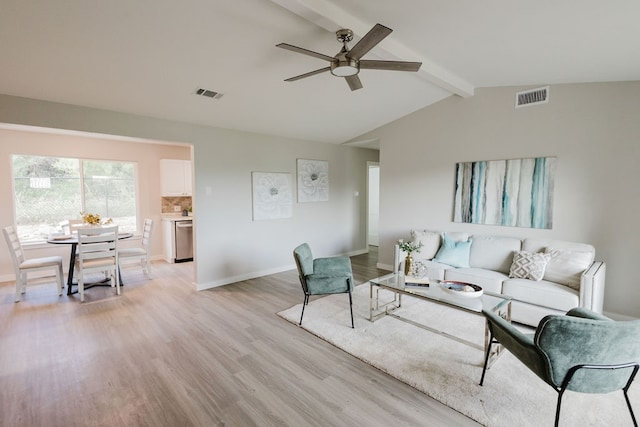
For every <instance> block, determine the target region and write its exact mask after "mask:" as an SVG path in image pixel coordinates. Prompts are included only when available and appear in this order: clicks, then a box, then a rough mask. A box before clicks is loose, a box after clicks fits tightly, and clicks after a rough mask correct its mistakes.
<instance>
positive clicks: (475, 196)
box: [453, 157, 557, 229]
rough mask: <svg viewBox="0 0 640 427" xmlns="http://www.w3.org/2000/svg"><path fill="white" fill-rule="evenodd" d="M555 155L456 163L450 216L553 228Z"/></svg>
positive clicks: (475, 222)
mask: <svg viewBox="0 0 640 427" xmlns="http://www.w3.org/2000/svg"><path fill="white" fill-rule="evenodd" d="M556 160H557V159H556V158H555V157H537V158H533V159H512V160H493V161H478V162H464V163H457V164H456V191H455V201H454V213H453V220H454V221H455V222H467V223H473V224H486V225H503V226H511V227H528V228H546V229H551V228H553V187H554V179H555V171H556Z"/></svg>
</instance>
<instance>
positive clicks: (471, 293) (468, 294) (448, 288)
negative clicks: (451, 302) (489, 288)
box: [441, 281, 482, 298]
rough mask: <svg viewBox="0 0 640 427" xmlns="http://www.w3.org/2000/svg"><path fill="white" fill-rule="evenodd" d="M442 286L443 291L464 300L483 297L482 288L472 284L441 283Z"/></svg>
mask: <svg viewBox="0 0 640 427" xmlns="http://www.w3.org/2000/svg"><path fill="white" fill-rule="evenodd" d="M441 286H442V290H443V291H445V292H447V293H449V294H451V295H455V296H459V297H463V298H478V297H479V296H481V295H482V288H481V287H480V286H478V285H474V284H472V283H465V282H453V281H445V282H441Z"/></svg>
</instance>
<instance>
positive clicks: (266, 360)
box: [0, 248, 477, 427]
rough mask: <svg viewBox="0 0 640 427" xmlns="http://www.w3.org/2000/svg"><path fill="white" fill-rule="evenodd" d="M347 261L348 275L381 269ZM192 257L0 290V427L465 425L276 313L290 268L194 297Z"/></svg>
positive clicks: (292, 296) (294, 300) (289, 289)
mask: <svg viewBox="0 0 640 427" xmlns="http://www.w3.org/2000/svg"><path fill="white" fill-rule="evenodd" d="M372 249H373V250H372V253H371V255H361V256H356V257H353V258H352V264H353V269H354V276H355V281H356V283H361V282H364V281H366V280H367V279H370V278H373V277H376V276H378V275H381V274H383V273H385V272H384V271H382V270H377V269H376V268H375V262H376V258H377V256H376V252H375V248H372ZM192 268H193V264H191V263H185V264H167V263H164V262H155V263H153V274H154V279H153V280H146V279H145V278H144V276H143V275H142V273H141V272H140V270H139V269H125V270H123V278H124V280H125V282H126V285H125V286H124V287H123V290H122V295H121V296H119V297H117V296H115V295H114V291H113V290H112V289H110V288H93V289H89V290H87V291H86V294H85V298H86V302H85V303H83V304H81V303H80V302H79V301H78V297H77V296H71V297H67V296H66V294H65V295H64V296H63V297H58V296H57V295H56V293H57V292H56V288H55V285H54V284H50V285H43V286H37V287H31V288H29V289H28V290H27V294H26V296H23V299H22V301H21V302H20V303H17V304H15V303H14V302H13V289H14V288H13V283H2V284H0V425H2V426H65V427H73V426H223V425H224V426H252V425H259V426H382V425H395V426H475V425H477V424H476V423H475V422H473V421H472V420H470V419H468V418H466V417H465V416H463V415H461V414H459V413H457V412H455V411H454V410H452V409H450V408H448V407H446V406H444V405H441V404H440V403H438V402H437V401H435V400H433V399H430V398H429V397H427V396H426V395H424V394H423V393H421V392H419V391H417V390H415V389H413V388H412V387H410V386H408V385H406V384H404V383H402V382H400V381H397V380H395V379H394V378H392V377H390V376H388V375H386V374H384V373H382V372H380V371H378V370H377V369H375V368H373V367H371V366H369V365H367V364H366V363H364V362H361V361H360V360H358V359H356V358H354V357H352V356H350V355H349V354H347V353H345V352H343V351H341V350H339V349H337V348H335V347H333V346H332V345H331V344H328V343H326V342H325V341H323V340H321V339H319V338H317V337H315V336H313V335H311V334H309V333H308V332H305V331H304V330H303V329H301V328H299V327H298V326H296V325H293V324H291V323H289V322H287V321H285V320H283V319H281V318H280V317H278V316H277V315H276V313H277V312H278V311H281V310H283V309H285V308H288V307H290V306H292V305H294V304H298V303H300V302H302V299H303V294H302V291H301V288H300V284H299V282H298V278H297V273H296V272H295V271H293V270H292V271H288V272H284V273H279V274H274V275H271V276H266V277H261V278H258V279H253V280H247V281H244V282H239V283H236V284H232V285H227V286H223V287H219V288H216V289H211V290H207V291H201V292H196V291H195V289H194V286H193V285H192V283H191V281H192Z"/></svg>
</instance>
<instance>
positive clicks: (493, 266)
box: [469, 236, 522, 274]
mask: <svg viewBox="0 0 640 427" xmlns="http://www.w3.org/2000/svg"><path fill="white" fill-rule="evenodd" d="M521 244H522V242H521V241H520V239H518V238H515V237H500V236H473V244H472V245H471V254H470V256H469V265H470V266H471V267H475V268H484V269H485V270H494V271H499V272H501V273H504V274H509V269H510V268H511V263H512V261H513V253H514V252H515V251H519V250H520V249H521Z"/></svg>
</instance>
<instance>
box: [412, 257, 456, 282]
mask: <svg viewBox="0 0 640 427" xmlns="http://www.w3.org/2000/svg"><path fill="white" fill-rule="evenodd" d="M415 264H416V267H415V269H416V271H418V272H419V273H418V274H417V276H418V277H419V278H423V277H428V278H429V279H434V280H444V276H445V271H446V270H449V269H452V268H454V267H451V266H450V265H447V264H442V263H440V262H437V261H430V260H426V259H421V260H417V261H416V262H415Z"/></svg>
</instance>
